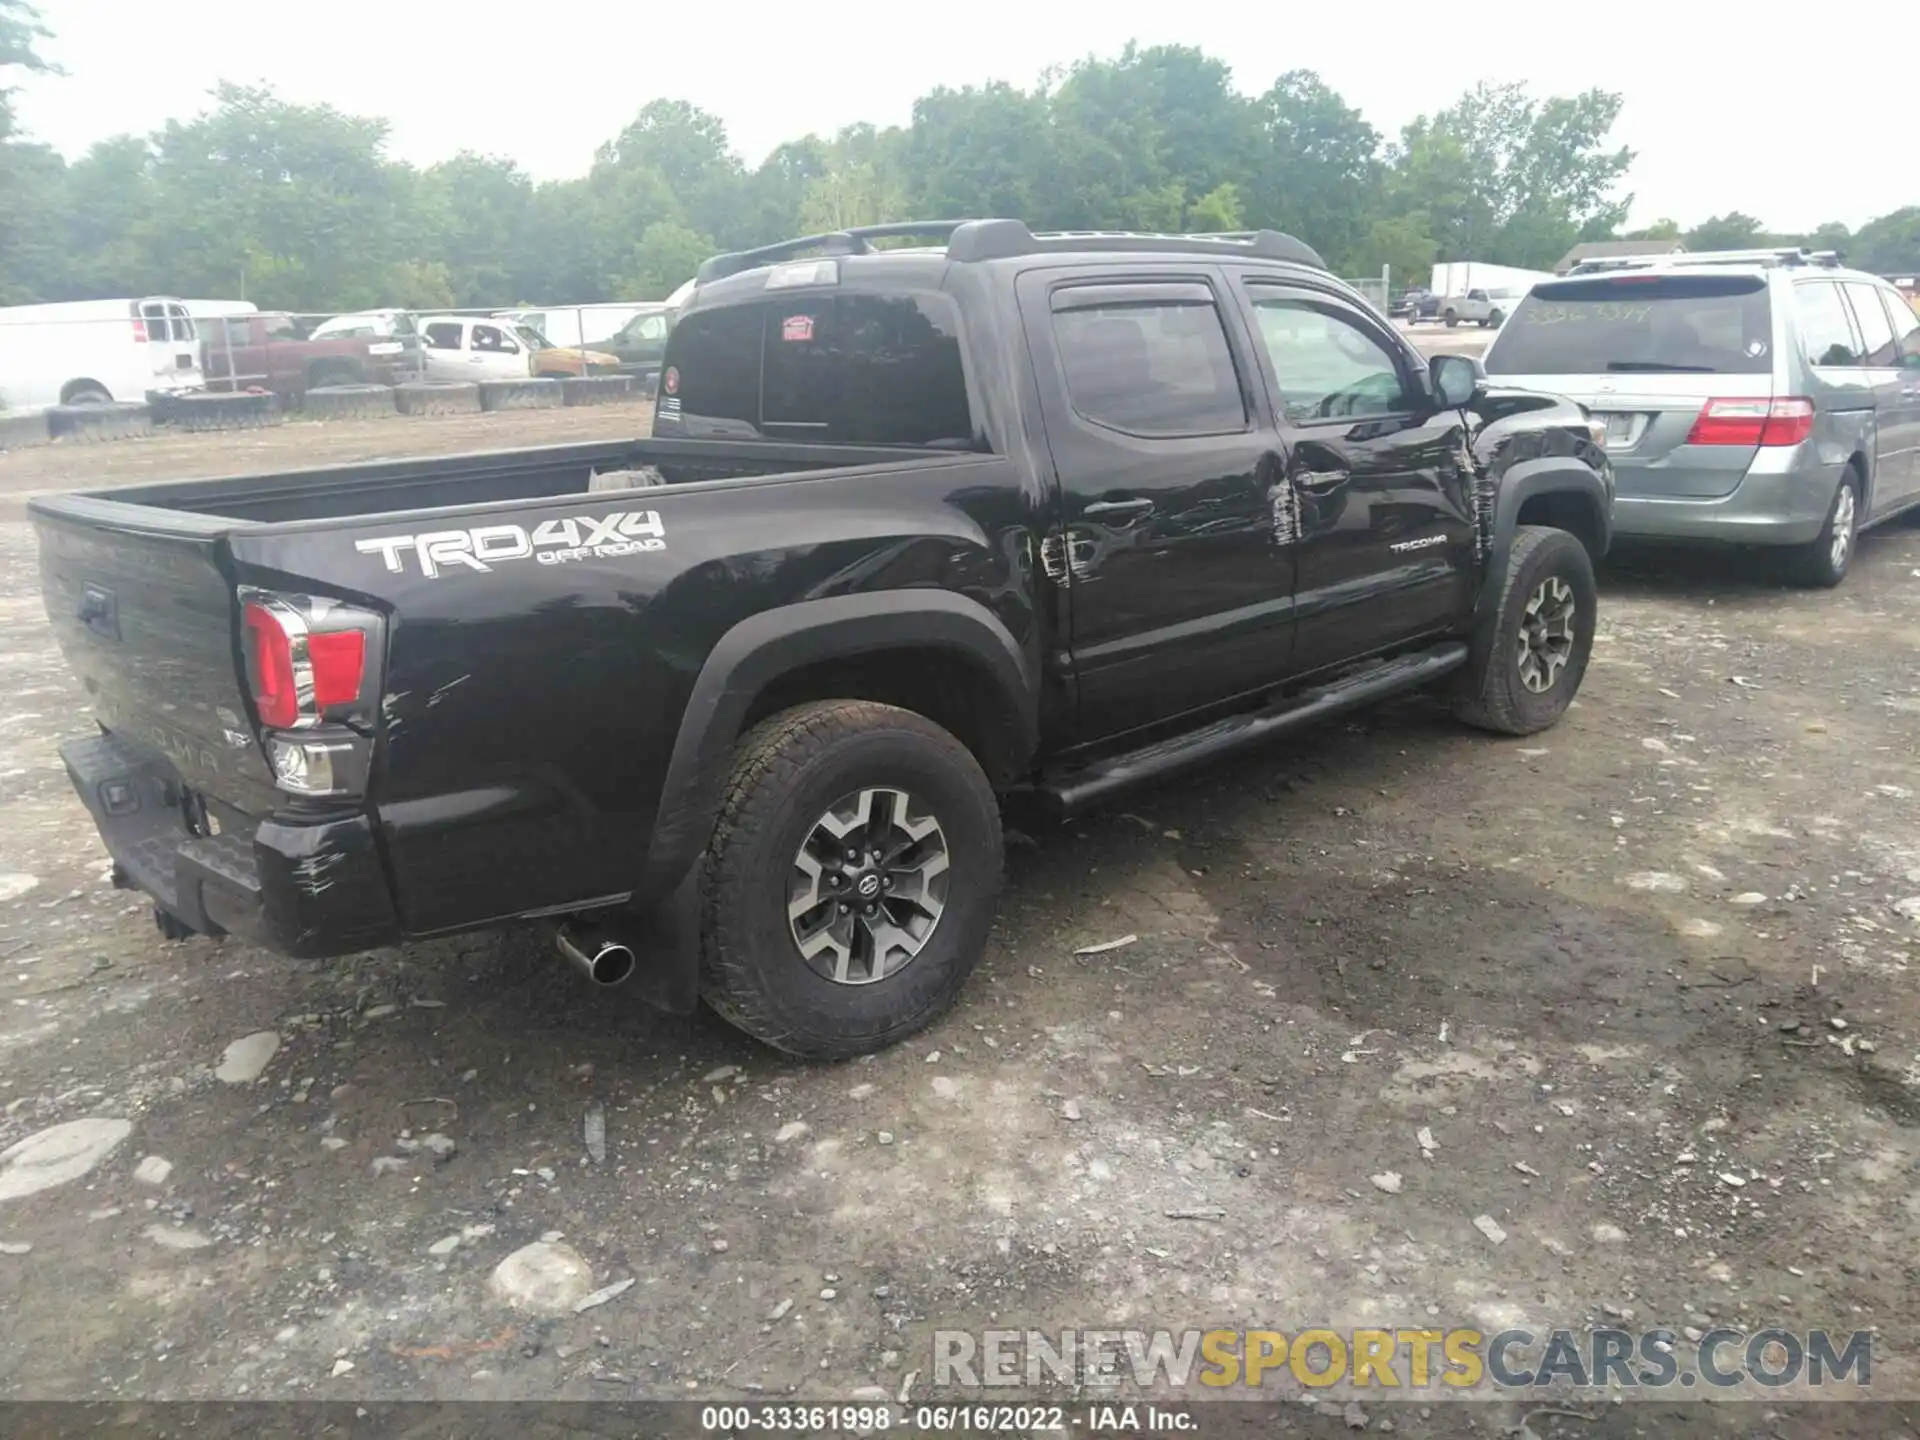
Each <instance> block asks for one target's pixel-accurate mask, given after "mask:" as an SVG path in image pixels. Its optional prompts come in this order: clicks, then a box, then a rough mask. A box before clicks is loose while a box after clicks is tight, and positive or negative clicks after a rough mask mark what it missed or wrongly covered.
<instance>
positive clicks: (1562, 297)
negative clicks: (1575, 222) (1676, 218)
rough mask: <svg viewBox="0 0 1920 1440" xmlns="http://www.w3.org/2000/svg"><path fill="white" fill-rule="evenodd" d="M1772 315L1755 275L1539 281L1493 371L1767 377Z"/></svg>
mask: <svg viewBox="0 0 1920 1440" xmlns="http://www.w3.org/2000/svg"><path fill="white" fill-rule="evenodd" d="M1772 352H1773V318H1772V314H1771V311H1770V307H1769V305H1768V300H1767V286H1766V281H1765V280H1764V279H1762V278H1761V277H1759V276H1757V275H1648V274H1644V273H1637V274H1631V275H1609V276H1605V277H1595V278H1593V279H1584V280H1562V281H1558V282H1552V281H1550V282H1547V283H1545V284H1542V285H1536V286H1535V287H1534V288H1533V291H1532V292H1531V293H1530V294H1529V295H1528V296H1527V298H1526V299H1525V300H1523V301H1521V302H1520V305H1519V308H1518V309H1516V310H1515V311H1514V312H1513V315H1512V317H1511V318H1510V319H1509V320H1508V321H1507V323H1506V325H1505V326H1504V327H1503V328H1502V329H1501V331H1500V335H1499V338H1498V339H1496V340H1495V341H1494V343H1493V347H1492V349H1491V350H1489V351H1488V353H1487V358H1486V367H1487V373H1488V374H1490V375H1601V374H1608V373H1634V372H1642V373H1663V372H1664V373H1680V374H1686V373H1691V372H1699V373H1701V374H1713V375H1759V374H1765V373H1766V372H1767V371H1769V370H1770V369H1772V368H1773V353H1772Z"/></svg>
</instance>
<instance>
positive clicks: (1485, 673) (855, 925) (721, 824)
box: [29, 220, 1611, 1057]
mask: <svg viewBox="0 0 1920 1440" xmlns="http://www.w3.org/2000/svg"><path fill="white" fill-rule="evenodd" d="M878 228H879V233H880V234H884V235H897V234H899V233H901V232H902V231H903V230H906V229H909V228H910V227H905V226H888V227H878ZM920 228H921V229H922V230H923V232H924V233H926V234H928V235H932V236H937V237H938V238H939V239H940V240H941V241H942V242H943V248H941V249H939V250H936V251H933V252H932V253H918V254H906V253H898V252H895V253H888V252H884V251H880V252H875V251H872V250H870V249H869V241H868V238H867V236H868V234H871V233H873V232H859V231H856V232H852V233H850V234H847V235H840V236H833V237H826V238H825V239H824V240H823V239H822V237H813V238H811V239H806V240H800V241H795V242H790V243H788V244H784V245H775V246H770V247H767V248H765V249H762V250H758V251H750V252H746V253H742V254H736V255H726V256H717V257H715V258H714V259H712V260H709V261H708V262H707V263H706V264H705V265H704V266H703V267H702V269H701V274H702V276H703V280H702V284H701V285H700V287H699V289H698V290H697V291H696V292H695V294H694V295H693V296H692V298H691V299H690V301H689V302H688V305H687V308H686V310H685V312H684V313H683V315H682V317H681V319H680V321H679V323H678V325H677V326H676V327H675V329H674V331H673V334H672V337H671V338H670V339H669V341H668V344H667V354H666V368H665V370H664V371H663V373H662V378H661V392H662V393H661V401H660V405H659V407H658V412H657V417H656V422H655V436H654V438H653V439H651V440H616V441H607V442H601V443H597V444H583V445H570V446H566V447H561V448H551V447H550V448H544V449H535V450H526V451H519V452H512V451H506V452H497V453H492V454H487V455H479V456H468V457H458V456H455V457H445V458H438V459H421V460H417V461H406V462H394V461H383V462H379V463H377V464H373V465H363V466H348V467H343V468H338V469H333V470H305V471H299V472H295V473H292V474H286V475H277V476H257V477H249V478H245V479H238V480H214V481H197V482H173V483H163V484H155V485H147V486H143V487H134V488H126V489H112V490H98V491H94V492H92V493H90V494H57V495H47V496H40V497H36V498H34V499H33V500H31V501H30V502H29V510H30V513H31V516H32V520H33V523H34V525H35V527H36V530H37V533H38V536H39V541H40V555H41V561H40V563H41V572H42V589H43V593H44V595H45V597H46V605H47V613H48V616H49V619H50V620H51V623H52V626H53V630H54V633H55V636H56V638H57V640H58V642H59V644H60V646H61V648H62V650H63V651H64V652H65V655H66V658H67V661H68V663H69V664H70V665H71V666H72V667H73V668H74V669H75V670H76V671H77V672H78V673H79V675H80V676H81V677H82V679H83V680H84V683H85V685H86V689H87V694H88V696H89V699H90V701H91V703H92V706H93V711H92V715H91V716H90V717H89V730H90V732H93V733H90V734H89V735H88V736H87V737H86V738H82V739H76V740H74V741H73V742H71V743H69V744H68V745H67V746H65V747H64V749H63V751H62V755H63V757H64V760H65V763H66V766H67V769H68V772H69V774H70V775H71V776H72V778H73V781H74V784H75V786H76V787H77V789H78V791H79V793H80V797H81V799H82V800H83V801H84V802H85V804H86V805H87V807H88V808H89V810H90V811H91V812H92V815H93V818H94V821H95V823H96V825H97V826H98V828H99V831H100V834H101V837H102V839H103V841H104V843H105V845H106V848H107V850H108V851H109V853H110V854H111V855H112V857H113V864H114V870H113V874H114V877H115V882H116V883H117V884H120V885H122V886H125V887H129V888H136V889H139V890H142V891H144V892H145V893H146V894H147V895H149V896H151V897H152V899H153V901H154V903H155V906H156V916H157V917H158V919H159V921H160V924H161V927H162V929H163V931H164V932H165V933H168V934H172V935H180V934H185V933H189V932H192V931H199V932H204V933H207V934H218V933H222V932H232V933H235V934H241V935H247V936H251V937H253V938H254V939H256V940H257V941H258V942H259V943H262V944H265V945H268V946H271V947H274V948H277V949H279V950H281V951H283V952H286V953H288V954H293V955H305V956H324V955H337V954H348V953H353V952H357V951H361V950H365V949H367V948H369V947H371V946H377V945H383V944H390V943H395V942H398V941H402V940H405V939H407V938H409V937H414V936H429V935H442V934H446V933H449V932H453V931H461V930H469V929H474V928H478V927H484V926H491V925H497V924H500V923H503V922H507V921H511V920H525V921H529V922H534V923H543V924H552V923H554V922H555V921H556V920H557V921H560V922H561V928H560V930H559V932H558V933H559V939H560V948H561V950H562V952H563V953H564V954H565V955H566V956H567V957H568V958H569V959H570V960H571V962H572V963H573V964H574V965H575V966H576V967H577V968H578V969H580V970H581V971H583V972H584V973H586V974H587V975H589V976H591V977H593V978H594V979H596V980H598V981H601V982H618V981H620V980H622V979H625V978H626V977H627V976H628V975H629V974H630V973H633V972H635V971H636V970H638V972H639V973H640V975H641V976H642V977H643V980H642V988H643V989H644V990H645V992H646V994H647V996H648V998H650V999H652V1000H653V1001H654V1002H655V1003H658V1004H661V1005H663V1006H665V1007H667V1008H669V1009H678V1010H685V1009H690V1008H691V1007H692V1006H693V1004H694V1003H695V999H696V997H697V996H700V995H704V996H705V998H706V1000H707V1001H708V1002H709V1003H710V1004H711V1005H712V1006H713V1008H714V1009H716V1010H717V1011H718V1012H719V1013H720V1014H722V1015H723V1016H725V1017H727V1018H728V1019H729V1020H731V1021H733V1022H734V1023H735V1024H737V1025H739V1026H740V1027H741V1028H743V1029H745V1030H746V1031H748V1032H749V1033H751V1034H753V1035H756V1036H758V1037H759V1038H760V1039H762V1040H763V1041H765V1042H767V1043H768V1044H770V1045H773V1046H776V1047H778V1048H780V1049H783V1050H786V1051H789V1052H792V1053H795V1054H799V1055H806V1056H814V1057H832V1056H846V1055H854V1054H859V1053H862V1052H865V1051H870V1050H874V1049H877V1048H879V1047H881V1046H884V1045H887V1044H889V1043H891V1042H893V1041H896V1040H898V1039H900V1038H902V1037H903V1036H906V1035H908V1034H911V1033H913V1032H914V1031H916V1030H918V1029H920V1028H921V1027H923V1026H925V1025H926V1024H928V1023H929V1022H930V1021H931V1020H932V1019H934V1017H936V1016H937V1015H938V1014H940V1012H941V1011H942V1010H943V1009H944V1008H945V1007H946V1006H947V1004H948V1003H949V1002H950V1001H951V1000H952V999H953V998H954V996H955V994H956V993H957V992H958V991H959V989H960V987H961V985H962V984H963V983H964V982H965V980H966V977H967V975H968V973H969V972H970V971H971V970H972V968H973V966H974V964H975V963H976V962H977V960H978V959H979V957H980V954H981V951H982V949H983V947H984V946H985V944H986V940H987V934H988V930H989V927H990V926H991V925H992V923H993V918H994V910H995V903H996V895H997V892H998V887H999V884H1000V878H1001V872H1002V863H1003V860H1002V854H1001V819H1000V803H1001V801H1002V800H1008V801H1010V802H1011V801H1015V800H1017V801H1019V802H1020V803H1022V804H1025V805H1030V806H1039V807H1043V808H1045V809H1047V810H1049V811H1051V812H1052V813H1054V814H1057V815H1061V816H1067V815H1072V814H1074V813H1076V812H1079V811H1081V810H1084V809H1086V808H1087V807H1089V806H1092V805H1095V804H1097V803H1098V802H1100V801H1101V800H1103V799H1105V798H1107V797H1109V796H1112V795H1115V794H1116V793H1118V792H1119V791H1121V790H1122V789H1123V788H1124V787H1126V786H1129V785H1132V784H1136V783H1139V782H1142V781H1147V780H1152V779H1157V778H1160V777H1164V776H1168V775H1171V774H1175V773H1177V772H1180V771H1182V770H1184V769H1186V768H1188V767H1190V766H1193V765H1195V764H1197V763H1199V762H1202V761H1207V760H1211V759H1217V758H1219V757H1221V756H1224V755H1228V754H1231V753H1234V752H1237V751H1240V750H1242V749H1243V748H1245V747H1249V746H1253V745H1256V744H1258V743H1260V742H1262V741H1265V740H1268V739H1271V738H1273V737H1276V736H1279V735H1282V734H1288V733H1291V732H1294V731H1297V730H1299V729H1301V728H1303V727H1306V726H1308V725H1311V724H1312V723H1314V722H1316V721H1318V720H1320V719H1323V718H1325V717H1327V716H1330V715H1335V714H1338V713H1340V712H1343V711H1346V710H1349V709H1352V708H1354V707H1357V706H1361V705H1365V704H1367V703H1370V702H1372V701H1375V700H1378V699H1380V698H1382V697H1384V696H1388V695H1394V694H1399V693H1401V692H1404V691H1407V690H1410V689H1413V688H1415V687H1420V686H1428V685H1437V686H1440V687H1443V689H1444V690H1445V691H1446V692H1447V693H1448V694H1449V695H1450V697H1451V700H1452V703H1453V704H1454V706H1455V708H1456V713H1457V714H1459V715H1460V716H1461V717H1462V718H1463V719H1464V720H1465V721H1467V722H1468V723H1470V724H1472V725H1475V726H1478V727H1481V728H1483V729H1487V730H1491V731H1494V732H1497V733H1502V734H1526V733H1530V732H1533V731H1537V730H1540V729H1542V728H1544V727H1546V726H1549V725H1551V724H1553V723H1554V722H1555V721H1556V720H1557V719H1558V718H1559V717H1560V715H1561V714H1562V713H1563V712H1564V711H1565V710H1566V708H1567V706H1568V705H1569V704H1570V703H1571V701H1572V699H1573V697H1574V693H1575V691H1576V690H1577V689H1578V688H1579V685H1580V682H1581V678H1582V676H1583V674H1584V672H1585V669H1586V666H1587V661H1588V657H1589V654H1590V651H1591V647H1592V644H1593V639H1594V626H1595V622H1596V618H1597V616H1596V594H1595V589H1594V581H1593V570H1592V557H1593V556H1594V555H1596V554H1599V553H1602V552H1604V551H1605V550H1606V548H1607V544H1608V538H1609V533H1610V519H1609V515H1610V510H1611V491H1610V480H1609V473H1608V466H1607V460H1606V456H1605V454H1604V453H1603V452H1602V451H1601V449H1600V448H1599V446H1598V445H1597V443H1596V435H1595V431H1594V427H1593V426H1592V425H1591V423H1590V422H1589V421H1588V419H1587V417H1586V416H1585V415H1584V414H1583V413H1582V412H1581V410H1580V409H1579V407H1577V406H1575V405H1573V404H1572V403H1570V402H1568V401H1564V400H1560V399H1556V398H1553V397H1550V396H1544V395H1538V394H1530V393H1524V392H1507V391H1496V390H1490V389H1488V388H1487V387H1486V386H1484V385H1483V384H1482V383H1481V381H1480V376H1479V374H1478V371H1477V367H1476V366H1475V364H1474V362H1472V361H1471V360H1468V359H1466V358H1465V357H1463V356H1457V355H1443V356H1439V357H1437V358H1435V359H1433V360H1431V361H1429V360H1427V359H1424V358H1423V357H1422V356H1421V355H1420V354H1419V353H1418V352H1417V351H1416V350H1415V349H1413V347H1412V346H1411V345H1409V344H1408V343H1407V342H1406V340H1405V339H1404V338H1403V337H1402V336H1401V335H1400V334H1399V333H1398V331H1397V330H1396V329H1395V328H1394V327H1393V326H1392V325H1391V324H1390V323H1388V321H1387V320H1386V319H1385V317H1383V316H1381V315H1379V314H1378V312H1377V311H1375V310H1374V309H1373V308H1372V306H1371V305H1369V304H1368V303H1367V301H1366V300H1365V299H1363V298H1362V296H1361V295H1360V294H1359V293H1358V292H1357V291H1355V290H1354V289H1353V288H1352V287H1351V286H1349V285H1347V284H1346V283H1344V282H1343V281H1340V280H1338V279H1336V278H1334V277H1333V275H1332V274H1330V273H1329V272H1328V271H1327V269H1326V268H1325V266H1324V265H1323V264H1322V263H1321V262H1320V258H1319V257H1318V256H1317V255H1316V254H1314V252H1313V251H1312V250H1310V249H1309V248H1308V247H1307V246H1305V245H1303V244H1301V243H1300V242H1299V241H1297V240H1294V239H1291V238H1290V237H1287V236H1284V235H1279V234H1275V233H1274V232H1271V231H1263V232H1258V233H1256V234H1252V235H1247V236H1236V237H1174V236H1166V235H1142V236H1116V235H1107V234H1101V235H1057V236H1044V235H1043V236H1036V235H1034V234H1033V233H1032V232H1030V231H1029V230H1028V229H1027V227H1026V226H1025V225H1023V224H1021V223H1020V222H1018V221H1014V220H977V221H969V222H962V223H958V224H956V223H954V222H943V223H939V224H933V223H929V224H928V225H926V226H925V227H920ZM822 245H824V246H825V247H826V248H827V250H828V253H827V254H826V255H824V256H823V255H819V254H817V253H815V254H811V255H810V254H809V252H817V251H818V250H819V249H820V248H821V247H822ZM803 256H807V257H808V258H801V257H803ZM609 472H612V473H613V474H614V476H615V478H616V483H615V484H614V485H613V486H612V487H611V488H610V487H608V486H607V485H606V484H605V483H604V482H605V480H606V478H607V476H608V474H609ZM178 615H192V616H194V617H196V620H197V621H199V622H200V623H195V624H191V625H186V624H177V623H171V622H170V621H169V620H168V617H172V616H178ZM215 617H218V619H216V618H215ZM95 720H97V721H98V725H97V726H95V725H93V723H92V722H93V721H95ZM1490 763H1493V764H1504V763H1505V762H1504V761H1502V760H1500V759H1499V758H1498V757H1497V756H1495V757H1491V758H1490ZM641 956H644V957H645V965H644V966H641V965H640V964H639V960H638V957H641Z"/></svg>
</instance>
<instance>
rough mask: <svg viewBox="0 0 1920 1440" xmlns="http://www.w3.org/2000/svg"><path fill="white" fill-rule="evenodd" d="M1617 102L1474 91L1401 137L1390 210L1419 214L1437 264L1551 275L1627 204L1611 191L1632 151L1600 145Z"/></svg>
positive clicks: (1515, 90) (1496, 89) (1608, 95)
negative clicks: (1479, 263) (1518, 268)
mask: <svg viewBox="0 0 1920 1440" xmlns="http://www.w3.org/2000/svg"><path fill="white" fill-rule="evenodd" d="M1620 104H1621V101H1620V97H1619V96H1618V95H1616V94H1613V93H1612V92H1609V91H1605V90H1588V91H1584V92H1583V93H1581V94H1579V95H1574V96H1555V97H1552V98H1549V99H1546V100H1534V99H1531V98H1529V97H1528V95H1527V93H1526V88H1525V87H1524V86H1522V85H1493V84H1488V83H1484V82H1483V83H1481V84H1479V85H1476V86H1475V87H1474V88H1473V89H1472V90H1470V91H1469V92H1468V93H1467V94H1466V95H1464V96H1463V97H1461V99H1460V100H1458V101H1456V102H1455V103H1454V104H1453V105H1451V106H1449V107H1447V108H1446V109H1445V110H1442V111H1440V112H1439V113H1438V114H1436V115H1433V116H1431V117H1426V116H1422V117H1421V118H1419V119H1417V120H1415V121H1414V122H1413V123H1412V124H1411V125H1409V126H1407V127H1406V129H1405V130H1404V131H1402V133H1401V139H1400V143H1399V145H1398V146H1396V147H1394V150H1393V152H1392V154H1391V157H1390V158H1391V162H1392V165H1393V168H1394V175H1393V179H1392V182H1391V185H1390V193H1391V196H1392V198H1393V200H1394V201H1396V202H1397V204H1396V206H1395V208H1396V210H1412V209H1415V208H1420V209H1424V210H1425V211H1426V213H1427V215H1428V217H1429V219H1430V221H1431V223H1432V234H1433V236H1434V239H1435V240H1436V242H1437V243H1438V245H1439V247H1440V252H1441V256H1442V258H1444V259H1449V260H1487V261H1492V262H1497V263H1505V264H1511V265H1525V266H1531V267H1534V268H1539V269H1545V268H1549V267H1551V266H1552V264H1553V263H1554V262H1555V261H1556V260H1558V259H1559V258H1560V256H1561V255H1563V254H1564V253H1565V252H1566V251H1567V250H1568V249H1569V248H1570V247H1571V246H1572V245H1573V243H1574V242H1575V241H1576V240H1578V239H1579V238H1580V237H1581V235H1582V234H1591V233H1593V232H1595V231H1599V230H1604V231H1605V232H1607V233H1611V232H1612V230H1613V228H1614V227H1615V226H1616V225H1618V224H1619V222H1620V220H1621V219H1622V218H1624V216H1625V214H1626V210H1627V207H1628V205H1629V204H1630V203H1631V198H1632V197H1631V196H1622V195H1619V194H1618V193H1617V192H1618V187H1619V184H1620V182H1621V180H1622V179H1624V178H1625V176H1626V173H1627V169H1628V167H1629V166H1630V165H1631V164H1632V162H1633V152H1632V151H1631V150H1628V149H1625V148H1624V147H1622V148H1617V149H1609V148H1608V147H1607V144H1606V137H1607V135H1608V133H1609V132H1610V131H1611V130H1612V129H1613V126H1614V122H1615V121H1616V120H1617V119H1618V118H1619V115H1620Z"/></svg>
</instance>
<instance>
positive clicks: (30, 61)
mask: <svg viewBox="0 0 1920 1440" xmlns="http://www.w3.org/2000/svg"><path fill="white" fill-rule="evenodd" d="M50 38H51V35H50V33H49V32H48V30H47V28H46V26H44V25H42V24H41V23H40V12H39V11H38V10H36V9H34V8H33V6H31V5H29V4H27V3H26V0H0V79H4V80H8V81H10V80H12V79H13V76H12V75H10V74H7V73H6V72H8V71H14V70H21V71H25V72H26V73H28V74H30V75H49V74H57V73H58V72H57V71H56V70H55V68H54V67H53V66H52V65H49V64H48V63H47V62H46V61H45V60H44V59H42V58H41V55H40V51H39V49H38V46H39V43H40V42H41V41H42V40H46V39H50ZM12 138H13V87H12V86H11V85H9V84H0V140H10V139H12Z"/></svg>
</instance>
